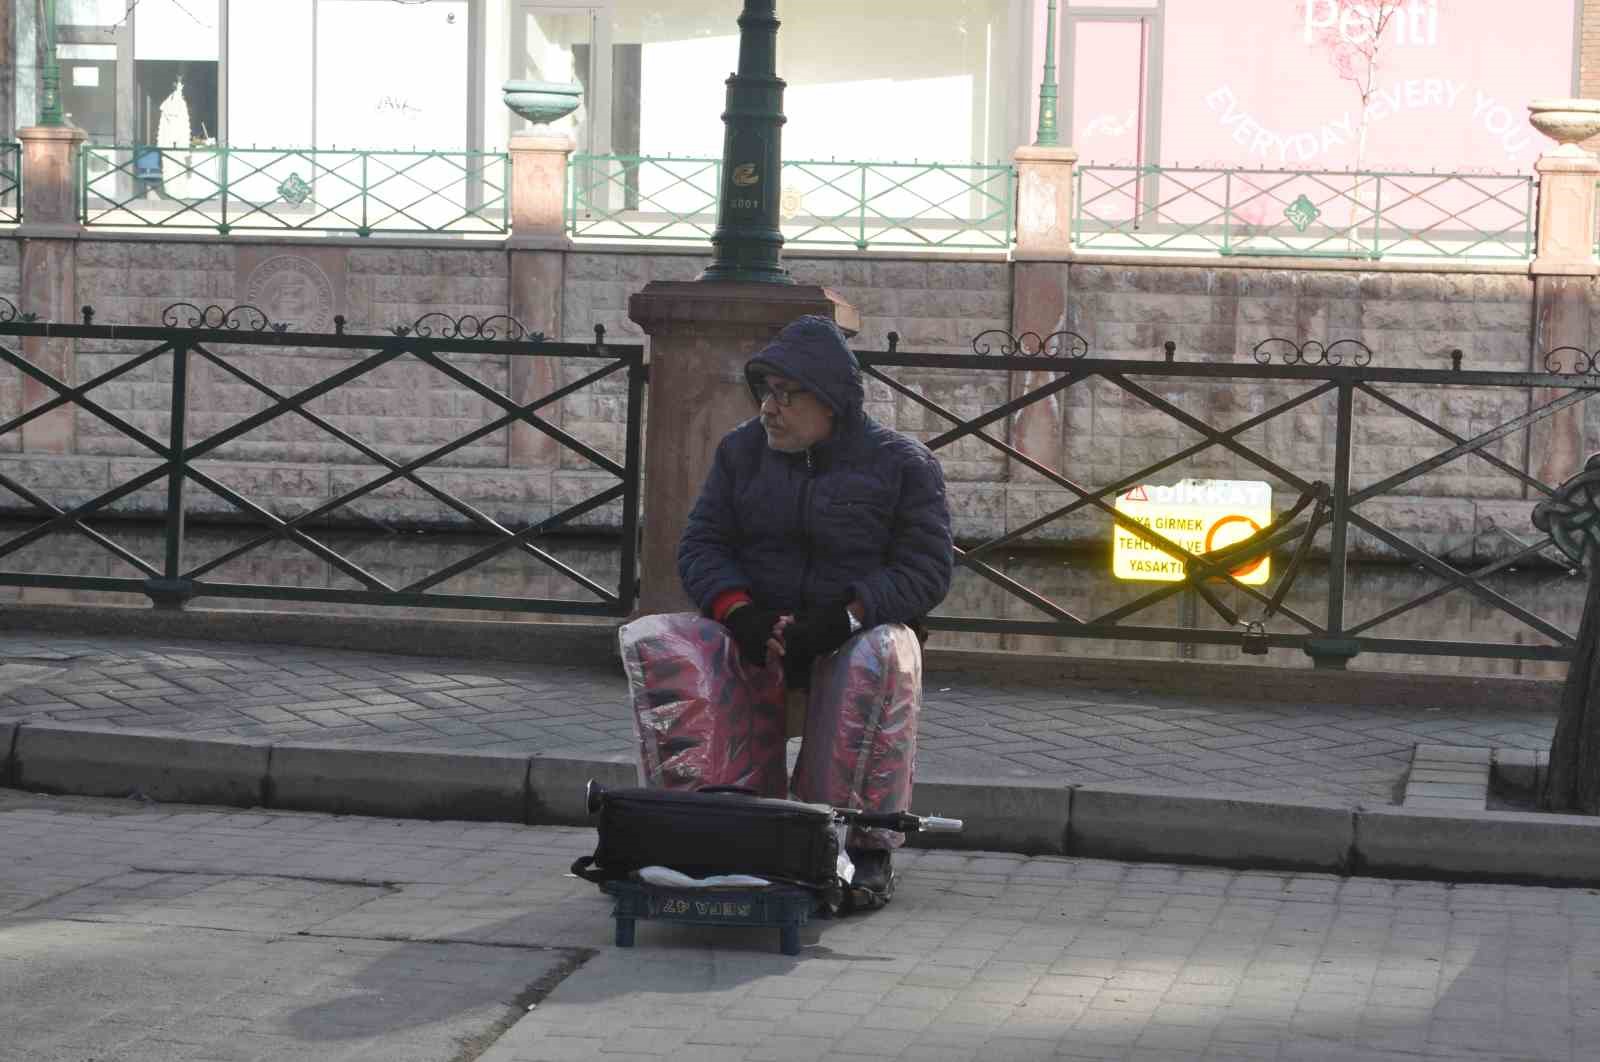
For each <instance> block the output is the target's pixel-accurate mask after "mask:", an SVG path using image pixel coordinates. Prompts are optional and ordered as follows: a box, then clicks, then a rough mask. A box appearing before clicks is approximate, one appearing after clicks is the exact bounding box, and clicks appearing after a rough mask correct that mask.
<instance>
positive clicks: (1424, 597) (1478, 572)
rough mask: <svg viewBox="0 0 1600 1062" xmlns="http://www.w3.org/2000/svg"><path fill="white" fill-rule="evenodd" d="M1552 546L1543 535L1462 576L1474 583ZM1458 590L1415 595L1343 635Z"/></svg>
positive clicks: (1449, 586)
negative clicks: (1533, 541)
mask: <svg viewBox="0 0 1600 1062" xmlns="http://www.w3.org/2000/svg"><path fill="white" fill-rule="evenodd" d="M1552 545H1554V542H1553V541H1552V540H1551V538H1550V536H1549V535H1545V536H1544V538H1543V539H1542V540H1541V541H1539V542H1535V543H1534V544H1533V545H1531V546H1525V547H1523V548H1522V549H1520V550H1518V551H1517V552H1516V553H1513V554H1511V555H1510V556H1509V557H1502V558H1501V559H1500V560H1497V561H1494V562H1493V563H1490V564H1486V565H1484V566H1483V567H1481V568H1477V569H1474V570H1473V571H1470V572H1466V573H1464V574H1465V575H1466V576H1467V578H1469V579H1472V580H1474V581H1477V580H1482V579H1485V578H1487V577H1488V576H1491V575H1495V574H1497V573H1498V572H1501V571H1504V570H1505V569H1507V568H1513V567H1515V566H1516V565H1518V564H1520V563H1522V562H1523V561H1524V560H1526V559H1528V558H1530V557H1535V556H1538V555H1539V554H1540V553H1542V552H1543V551H1544V550H1545V549H1547V548H1548V547H1550V546H1552ZM1458 589H1460V588H1459V587H1458V586H1457V585H1456V584H1454V583H1446V584H1444V585H1443V586H1436V587H1434V588H1433V589H1432V590H1429V591H1428V592H1427V593H1425V594H1419V595H1417V596H1416V597H1414V598H1412V599H1411V600H1410V601H1407V602H1406V603H1405V604H1403V605H1396V606H1395V607H1394V608H1392V609H1390V610H1389V611H1387V612H1384V613H1381V614H1379V615H1377V616H1374V617H1372V618H1371V619H1368V620H1363V621H1362V622H1360V623H1358V624H1356V625H1355V626H1353V627H1347V628H1346V629H1345V633H1346V634H1348V635H1350V636H1351V637H1352V638H1353V637H1355V636H1356V635H1358V634H1360V633H1361V632H1362V631H1365V630H1371V629H1372V628H1373V627H1377V626H1380V625H1382V624H1384V623H1387V622H1389V621H1390V620H1392V619H1394V618H1395V617H1397V616H1402V615H1404V614H1405V613H1407V612H1410V611H1411V610H1412V609H1415V608H1420V607H1421V606H1423V605H1426V604H1427V603H1428V602H1430V601H1433V600H1435V599H1437V598H1440V597H1443V596H1444V595H1445V594H1448V593H1452V592H1454V591H1455V590H1458Z"/></svg>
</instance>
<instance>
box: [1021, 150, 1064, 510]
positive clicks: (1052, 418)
mask: <svg viewBox="0 0 1600 1062" xmlns="http://www.w3.org/2000/svg"><path fill="white" fill-rule="evenodd" d="M1013 158H1014V159H1015V160H1016V163H1017V248H1016V252H1015V254H1014V255H1013V261H1014V265H1013V266H1012V270H1011V329H1012V332H1013V333H1014V334H1015V335H1018V336H1022V335H1023V334H1024V333H1028V332H1032V333H1034V334H1035V335H1037V336H1039V337H1040V338H1041V339H1042V338H1044V337H1046V336H1049V335H1050V334H1051V333H1052V332H1059V331H1061V330H1062V329H1065V328H1066V327H1067V323H1066V322H1067V312H1066V285H1067V269H1066V267H1065V266H1064V265H1063V264H1062V262H1063V261H1064V260H1065V259H1068V258H1071V257H1072V178H1073V168H1074V166H1075V165H1076V163H1077V161H1078V153H1077V152H1076V151H1074V150H1072V149H1071V148H1067V147H1040V146H1038V145H1034V146H1032V147H1020V148H1018V149H1017V150H1016V154H1015V155H1014V156H1013ZM1049 379H1050V374H1048V373H1014V374H1013V378H1012V381H1011V395H1012V397H1013V398H1015V397H1016V396H1017V395H1020V394H1022V393H1023V392H1024V391H1027V390H1031V389H1032V388H1034V387H1037V386H1039V385H1040V384H1042V383H1044V382H1046V381H1048V380H1049ZM1062 412H1063V410H1062V401H1061V400H1060V399H1059V398H1058V399H1055V400H1047V401H1044V402H1036V403H1034V404H1033V405H1031V406H1029V407H1027V408H1026V409H1024V410H1021V411H1020V412H1018V414H1017V416H1016V418H1015V420H1014V421H1013V423H1012V440H1013V442H1014V443H1015V445H1016V447H1017V449H1019V450H1021V451H1022V452H1023V453H1025V454H1027V455H1028V456H1029V457H1031V458H1033V459H1034V460H1035V461H1038V462H1039V463H1040V464H1043V465H1048V466H1049V467H1050V468H1053V469H1059V468H1060V464H1061V442H1062V422H1063V419H1062ZM1015 475H1016V473H1015V472H1013V476H1015ZM1032 475H1034V474H1033V473H1031V472H1028V471H1026V470H1022V471H1021V476H1022V478H1027V477H1029V476H1032Z"/></svg>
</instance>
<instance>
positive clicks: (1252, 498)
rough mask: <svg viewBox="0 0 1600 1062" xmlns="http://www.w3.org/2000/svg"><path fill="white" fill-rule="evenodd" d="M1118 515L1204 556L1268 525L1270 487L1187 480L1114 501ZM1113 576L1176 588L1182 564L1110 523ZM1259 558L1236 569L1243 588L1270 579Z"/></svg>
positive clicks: (1133, 491)
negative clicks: (1168, 584) (1243, 585)
mask: <svg viewBox="0 0 1600 1062" xmlns="http://www.w3.org/2000/svg"><path fill="white" fill-rule="evenodd" d="M1116 508H1117V512H1119V513H1121V514H1123V515H1124V516H1126V517H1128V518H1129V519H1132V520H1134V521H1136V522H1138V523H1139V524H1142V525H1143V526H1145V527H1148V528H1150V529H1151V530H1152V531H1154V532H1156V533H1157V534H1159V535H1161V536H1162V537H1163V538H1166V539H1168V540H1169V541H1172V542H1175V543H1177V544H1178V545H1180V546H1182V547H1183V548H1184V549H1186V550H1188V551H1189V552H1190V553H1208V552H1210V551H1211V550H1214V549H1221V548H1222V547H1223V546H1228V545H1232V544H1233V543H1235V542H1238V541H1239V540H1240V539H1244V538H1248V537H1250V536H1251V535H1253V534H1255V533H1256V532H1257V531H1259V530H1261V529H1262V528H1263V527H1266V526H1267V525H1268V524H1270V523H1271V522H1272V487H1271V486H1270V485H1269V484H1267V483H1263V482H1260V481H1258V480H1246V479H1185V480H1182V481H1180V482H1178V483H1175V484H1173V485H1172V486H1170V487H1159V486H1154V485H1151V484H1141V485H1140V486H1137V487H1134V488H1132V489H1131V490H1129V491H1127V492H1126V493H1125V494H1121V495H1119V496H1118V497H1117V505H1116ZM1111 543H1112V544H1111V574H1112V575H1114V576H1116V577H1117V578H1118V579H1130V580H1149V581H1152V582H1167V583H1176V582H1180V581H1182V579H1183V566H1184V561H1183V559H1182V558H1181V557H1174V556H1171V555H1170V554H1167V553H1163V552H1162V551H1161V548H1160V547H1159V546H1157V545H1155V543H1153V542H1149V541H1147V540H1146V539H1143V538H1141V537H1139V536H1138V535H1136V534H1134V533H1133V532H1132V531H1130V530H1128V529H1127V528H1125V527H1121V526H1118V525H1116V524H1115V523H1113V525H1112V528H1111ZM1271 566H1272V565H1271V559H1270V558H1268V557H1262V558H1261V559H1259V560H1254V561H1251V562H1250V563H1248V564H1244V565H1241V566H1240V567H1239V568H1236V569H1235V570H1234V571H1233V572H1232V575H1233V577H1234V578H1235V579H1237V580H1239V581H1240V582H1241V583H1245V584H1247V585H1250V586H1260V585H1261V584H1262V583H1265V582H1266V581H1267V579H1268V577H1269V576H1270V575H1271V571H1270V569H1271Z"/></svg>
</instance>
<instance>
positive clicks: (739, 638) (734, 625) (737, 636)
mask: <svg viewBox="0 0 1600 1062" xmlns="http://www.w3.org/2000/svg"><path fill="white" fill-rule="evenodd" d="M722 625H723V626H724V627H726V628H728V631H729V632H730V633H731V634H732V635H733V642H734V644H735V645H737V646H738V647H739V656H740V657H741V658H742V659H743V660H744V662H745V663H746V664H748V665H750V666H751V667H765V666H766V664H767V639H768V638H771V637H772V628H773V627H776V626H777V625H778V613H776V612H774V611H773V610H771V609H768V608H756V607H755V606H754V605H740V606H739V607H738V608H736V609H734V610H733V611H732V612H730V613H728V614H727V615H726V616H724V617H723V618H722Z"/></svg>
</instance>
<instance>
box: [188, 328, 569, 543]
mask: <svg viewBox="0 0 1600 1062" xmlns="http://www.w3.org/2000/svg"><path fill="white" fill-rule="evenodd" d="M194 349H195V351H196V352H197V353H199V354H201V355H203V356H204V357H205V358H206V359H207V360H208V361H210V362H211V363H212V364H214V365H216V366H218V367H219V368H221V369H223V370H224V371H225V372H228V373H230V374H232V375H233V376H234V377H236V378H237V379H240V380H243V381H244V382H245V384H247V385H248V386H250V387H254V388H255V389H256V390H258V391H260V392H261V393H263V394H265V395H267V396H269V397H270V398H272V399H274V400H277V401H281V400H282V399H283V396H282V395H281V394H279V393H278V392H277V391H275V390H273V389H272V388H271V387H268V386H267V385H266V384H264V383H261V382H260V381H258V380H256V379H255V377H253V376H251V375H250V374H249V373H247V372H244V371H243V370H242V369H238V368H236V367H235V366H233V365H231V364H229V363H228V362H227V361H226V360H225V359H223V358H219V357H217V356H216V355H215V354H213V353H211V352H210V351H209V350H206V349H204V348H203V347H198V346H197V347H195V348H194ZM295 413H297V414H298V415H299V416H301V417H303V418H305V419H306V420H307V421H309V422H311V423H312V424H313V425H315V426H316V427H318V428H321V429H322V430H323V431H326V432H327V433H328V434H330V435H332V436H333V437H334V438H335V439H338V440H339V441H340V442H342V443H344V444H346V445H347V446H349V447H351V448H352V449H354V450H355V451H356V452H358V453H360V454H361V455H362V456H364V457H366V458H368V459H369V460H371V461H374V462H376V463H377V464H380V465H383V466H384V467H385V468H388V469H389V470H390V471H392V472H399V473H400V474H401V476H403V477H404V478H405V479H406V480H407V481H408V482H410V483H412V484H415V485H416V486H417V487H419V488H421V489H422V490H423V491H425V492H427V493H428V494H429V495H431V496H432V497H433V498H434V499H435V500H437V501H439V502H441V503H442V504H444V505H447V506H449V507H450V508H452V509H454V510H455V511H456V512H458V513H460V514H461V515H463V516H465V517H467V518H468V519H469V520H472V521H474V522H475V523H477V524H479V525H480V526H482V527H486V528H488V529H489V530H492V531H494V532H496V533H497V534H501V535H510V534H512V532H511V530H510V529H509V528H506V527H503V526H501V525H500V523H499V522H498V521H496V520H495V519H494V518H492V517H491V516H489V515H488V514H487V513H485V512H483V511H481V510H480V509H478V508H477V507H476V506H474V505H472V504H471V503H469V502H465V501H462V500H461V499H459V498H457V497H456V496H455V495H453V494H451V493H450V492H449V491H447V490H443V489H442V488H439V487H435V486H434V485H433V484H432V483H429V482H428V481H427V480H425V479H423V478H422V477H421V476H418V475H415V474H413V473H412V472H411V471H409V470H407V469H404V468H402V467H401V466H400V464H399V463H398V462H396V461H395V460H393V459H392V458H390V457H389V456H387V455H386V454H383V453H381V452H380V451H378V450H376V449H374V448H373V447H371V446H368V445H367V444H366V443H364V442H362V441H361V440H360V439H357V438H356V437H354V436H353V435H351V434H349V433H348V432H346V431H344V430H343V429H341V428H339V427H338V426H337V425H335V424H331V423H329V422H328V421H326V420H324V419H323V418H322V417H320V416H318V415H317V414H315V413H312V412H311V411H310V410H307V409H303V408H301V409H296V410H295ZM285 529H287V525H285ZM270 537H271V538H274V539H275V538H281V537H283V535H282V533H279V534H276V535H272V536H270ZM297 541H298V539H297ZM533 552H535V553H537V552H538V551H536V550H535V551H533ZM237 555H238V554H234V556H237ZM228 559H229V560H231V559H233V558H232V557H231V556H230V557H229V558H228ZM208 570H209V569H208Z"/></svg>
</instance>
